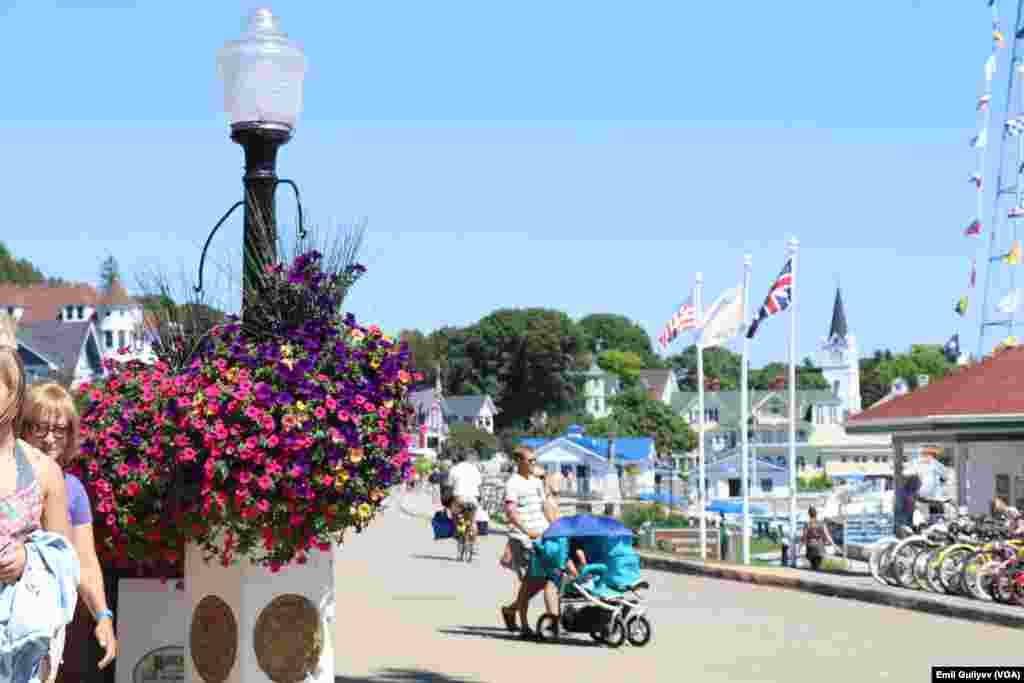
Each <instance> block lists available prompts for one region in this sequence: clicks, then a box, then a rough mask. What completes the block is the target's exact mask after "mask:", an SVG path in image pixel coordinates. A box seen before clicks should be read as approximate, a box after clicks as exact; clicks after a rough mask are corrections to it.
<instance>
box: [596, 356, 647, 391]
mask: <svg viewBox="0 0 1024 683" xmlns="http://www.w3.org/2000/svg"><path fill="white" fill-rule="evenodd" d="M597 365H598V367H600V368H601V369H602V370H604V371H605V372H610V373H612V374H614V375H616V376H618V378H619V379H620V380H621V382H622V386H623V387H624V388H629V387H632V386H635V385H636V382H637V380H638V379H640V370H642V369H643V367H644V362H643V359H642V358H641V357H640V354H638V353H636V352H634V351H614V350H613V351H605V352H604V353H602V354H601V355H600V356H599V357H598V359H597Z"/></svg>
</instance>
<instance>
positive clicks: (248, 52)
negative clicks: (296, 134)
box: [217, 9, 306, 131]
mask: <svg viewBox="0 0 1024 683" xmlns="http://www.w3.org/2000/svg"><path fill="white" fill-rule="evenodd" d="M217 70H218V71H219V73H220V77H221V79H222V80H223V81H224V111H225V112H227V114H228V116H229V117H230V120H231V125H232V127H233V128H237V127H263V128H283V129H287V130H288V131H291V130H292V129H294V128H295V123H296V121H297V120H298V118H299V113H300V112H301V111H302V81H303V78H304V77H305V74H306V56H305V55H304V54H303V53H302V50H301V48H299V46H298V45H297V44H295V43H294V42H292V41H290V40H288V36H287V35H286V34H284V33H283V32H282V31H281V28H280V22H279V21H278V19H277V17H275V16H274V14H273V12H271V11H270V10H269V9H257V10H255V11H254V12H253V13H252V14H250V15H249V17H248V19H247V20H246V22H245V27H244V33H243V35H242V37H241V39H239V40H231V41H228V42H227V43H225V44H224V47H223V48H221V50H220V52H219V53H218V54H217Z"/></svg>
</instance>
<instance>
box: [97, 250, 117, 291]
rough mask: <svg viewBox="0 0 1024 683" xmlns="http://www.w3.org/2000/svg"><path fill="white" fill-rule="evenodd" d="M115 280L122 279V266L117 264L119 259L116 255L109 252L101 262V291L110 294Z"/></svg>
mask: <svg viewBox="0 0 1024 683" xmlns="http://www.w3.org/2000/svg"><path fill="white" fill-rule="evenodd" d="M115 280H121V267H120V266H119V265H118V264H117V259H116V258H114V255H113V254H111V253H110V252H107V256H106V258H104V259H103V261H102V262H101V263H100V279H99V290H100V292H101V293H102V294H109V293H110V290H111V288H112V287H113V286H114V281H115Z"/></svg>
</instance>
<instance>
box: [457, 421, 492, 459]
mask: <svg viewBox="0 0 1024 683" xmlns="http://www.w3.org/2000/svg"><path fill="white" fill-rule="evenodd" d="M497 448H498V438H497V437H496V436H494V434H491V433H490V432H488V431H485V430H483V429H480V428H478V427H476V426H474V425H471V424H464V423H457V424H453V425H452V426H451V427H450V428H449V429H448V439H447V440H446V441H445V451H446V452H448V453H457V454H465V453H468V452H469V451H476V452H477V453H478V454H479V455H480V457H481V459H483V460H488V459H490V458H491V457H492V456H493V455H494V453H495V451H496V450H497Z"/></svg>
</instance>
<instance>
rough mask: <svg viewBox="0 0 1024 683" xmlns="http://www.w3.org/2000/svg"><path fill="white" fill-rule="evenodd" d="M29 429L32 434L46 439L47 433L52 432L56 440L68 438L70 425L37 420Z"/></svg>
mask: <svg viewBox="0 0 1024 683" xmlns="http://www.w3.org/2000/svg"><path fill="white" fill-rule="evenodd" d="M29 431H30V432H31V433H32V436H34V437H36V438H37V439H45V438H46V435H47V434H52V435H53V438H54V440H56V441H64V440H65V439H67V438H68V425H66V424H63V425H62V424H46V423H45V422H36V423H34V424H32V425H30V426H29Z"/></svg>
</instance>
